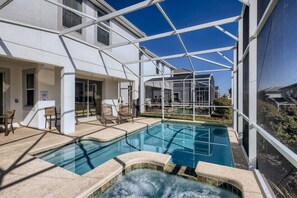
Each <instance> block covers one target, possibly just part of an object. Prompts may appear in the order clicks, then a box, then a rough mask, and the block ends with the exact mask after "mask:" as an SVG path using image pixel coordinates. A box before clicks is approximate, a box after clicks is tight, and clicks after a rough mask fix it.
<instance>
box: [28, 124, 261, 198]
mask: <svg viewBox="0 0 297 198" xmlns="http://www.w3.org/2000/svg"><path fill="white" fill-rule="evenodd" d="M161 121H165V122H172V123H188V124H205V125H213V126H223V127H226V128H227V130H228V137H229V142H230V143H231V139H230V131H232V132H234V130H233V129H232V128H230V127H228V126H227V125H225V124H221V123H208V122H198V121H195V122H193V121H188V120H187V121H181V120H176V119H175V120H171V119H164V120H154V121H153V123H151V124H149V123H143V124H146V126H143V127H140V128H138V129H136V130H130V131H128V132H127V133H124V134H122V135H121V136H118V137H117V138H111V139H110V141H100V140H98V139H96V138H94V139H92V138H90V137H84V138H80V137H76V138H75V139H73V140H70V141H69V140H68V141H64V142H60V143H57V144H54V145H53V144H51V145H50V146H47V147H42V148H39V149H36V150H34V151H32V152H30V153H29V154H30V155H36V154H37V153H42V152H44V151H48V150H52V149H57V148H59V147H61V146H65V145H67V144H70V143H72V142H75V141H76V140H91V141H98V142H102V143H104V142H111V141H116V140H117V139H120V138H122V137H124V136H125V135H127V134H129V135H131V134H133V133H136V132H138V131H140V130H142V129H144V128H146V127H148V126H154V125H156V124H159V123H160V122H161ZM98 133H100V132H98ZM237 143H238V142H237ZM135 153H141V154H136V155H135ZM144 153H151V154H152V155H153V156H154V157H153V159H150V158H149V157H147V156H145V155H147V154H145V155H144ZM231 153H232V158H233V160H234V157H233V150H232V149H231ZM139 155H140V156H139ZM162 155H164V154H160V153H154V152H148V151H137V152H130V153H126V154H123V155H120V156H118V157H116V158H113V159H111V160H109V161H107V162H105V163H103V164H101V165H100V166H98V167H96V168H95V169H93V170H91V171H89V172H87V173H85V174H83V175H81V176H80V175H77V176H78V177H83V178H88V179H95V180H96V181H97V182H96V183H95V184H93V185H92V186H91V187H87V190H85V191H83V193H82V194H80V195H79V197H85V195H86V194H88V193H90V192H92V193H94V189H95V190H96V189H98V188H100V187H102V186H105V185H106V186H107V187H108V186H110V185H111V184H112V181H113V180H114V179H115V177H116V176H118V175H119V174H121V173H123V171H124V172H125V171H128V170H129V167H131V169H135V167H136V169H137V168H151V169H154V168H156V167H157V169H163V170H165V168H166V166H167V165H168V164H169V161H170V158H171V156H170V155H167V156H169V158H168V160H167V162H166V163H164V161H163V163H160V161H158V160H160V158H159V156H162ZM123 156H124V157H123ZM125 156H126V157H127V156H128V157H127V159H125ZM121 158H123V160H124V159H125V160H127V164H126V163H124V165H123V164H119V162H118V161H116V159H121ZM154 160H155V161H154ZM156 160H157V161H156ZM121 161H122V160H121ZM165 161H166V160H165ZM110 163H111V164H110ZM129 163H130V164H129ZM199 163H201V162H199ZM199 163H198V165H199ZM106 164H107V165H106ZM112 164H117V165H119V166H118V167H117V168H116V169H114V170H113V171H115V172H110V170H109V167H110V166H111V165H112ZM208 164H211V163H208ZM198 165H197V166H198ZM213 165H215V164H213ZM114 166H116V165H114ZM217 166H220V165H217ZM104 167H105V168H104ZM124 167H125V168H124ZM223 167H224V166H223ZM126 168H128V169H126ZM227 168H231V167H227ZM106 170H109V173H110V174H107V173H108V171H106ZM238 170H239V171H242V170H240V169H238ZM65 171H67V170H65ZM196 174H197V175H200V179H201V177H202V174H199V171H198V173H196ZM204 176H208V178H209V179H208V180H209V181H210V182H208V183H209V184H212V183H219V182H221V180H220V177H219V176H212V175H204ZM213 179H216V182H213ZM223 179H224V180H223V182H225V183H227V184H228V183H230V182H229V180H230V181H231V185H233V184H232V181H233V180H232V178H231V179H226V178H223ZM253 179H254V180H255V178H253ZM239 184H240V183H236V182H235V183H234V186H235V187H236V188H238V189H239V190H240V191H242V195H243V196H244V195H245V194H246V193H245V191H244V188H243V187H242V185H239ZM97 193H98V192H97ZM244 197H249V196H244ZM259 197H260V196H259Z"/></svg>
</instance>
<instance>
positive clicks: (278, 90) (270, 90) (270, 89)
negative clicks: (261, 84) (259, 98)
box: [264, 86, 283, 92]
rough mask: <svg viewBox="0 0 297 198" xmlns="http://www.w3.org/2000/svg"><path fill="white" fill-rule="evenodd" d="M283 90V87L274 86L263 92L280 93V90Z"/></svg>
mask: <svg viewBox="0 0 297 198" xmlns="http://www.w3.org/2000/svg"><path fill="white" fill-rule="evenodd" d="M281 88H283V86H274V87H269V88H267V89H265V90H264V91H265V92H280V89H281Z"/></svg>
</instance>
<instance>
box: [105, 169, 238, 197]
mask: <svg viewBox="0 0 297 198" xmlns="http://www.w3.org/2000/svg"><path fill="white" fill-rule="evenodd" d="M100 197H101V198H105V197H106V198H109V197H113V198H117V197H119V198H120V197H131V198H132V197H135V198H139V197H146V198H155V197H189V198H190V197H191V198H196V197H197V198H198V197H222V198H239V197H240V196H238V195H237V194H235V193H232V192H231V191H228V190H224V189H221V188H218V187H214V186H210V185H207V184H203V183H199V182H195V181H191V180H188V179H185V178H182V177H178V176H175V175H169V174H166V173H162V172H158V171H153V170H143V169H139V170H134V171H132V172H129V173H128V174H126V175H124V176H123V177H122V178H120V179H119V180H118V181H117V182H116V183H115V184H113V185H112V186H111V187H110V188H109V189H108V190H107V191H106V192H104V193H103V194H102V195H101V196H100Z"/></svg>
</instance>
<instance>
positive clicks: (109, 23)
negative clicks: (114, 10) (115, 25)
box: [95, 6, 111, 46]
mask: <svg viewBox="0 0 297 198" xmlns="http://www.w3.org/2000/svg"><path fill="white" fill-rule="evenodd" d="M95 12H96V16H97V18H99V17H101V16H104V15H106V14H107V13H106V12H104V11H103V10H102V9H100V8H98V7H97V6H96V7H95ZM99 13H100V14H101V15H99ZM103 23H105V24H106V25H108V26H109V27H111V20H107V21H104V22H103ZM98 26H100V27H102V28H100V27H98ZM99 31H105V32H107V33H108V39H107V40H108V43H103V42H101V41H99V39H98V35H99ZM95 41H96V43H98V44H99V45H104V46H109V45H111V30H109V29H107V28H105V27H103V26H101V25H100V24H97V25H96V28H95Z"/></svg>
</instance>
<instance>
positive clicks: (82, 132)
mask: <svg viewBox="0 0 297 198" xmlns="http://www.w3.org/2000/svg"><path fill="white" fill-rule="evenodd" d="M160 121H161V120H160V119H153V118H137V119H135V122H134V123H133V124H131V123H124V124H121V125H114V124H112V125H111V124H109V125H108V126H107V127H104V126H103V125H102V124H100V122H99V121H92V122H86V123H81V124H79V125H77V126H76V132H75V133H72V134H69V135H62V134H60V133H59V132H58V130H56V129H53V130H51V131H49V130H46V129H45V130H38V129H32V128H27V127H22V128H18V129H15V133H14V134H12V133H10V134H9V135H8V136H4V133H0V159H1V161H0V197H24V196H26V197H47V196H48V197H74V196H77V195H79V194H80V193H82V192H84V191H85V190H87V189H88V188H89V187H90V186H92V185H94V184H95V183H97V182H98V181H99V180H100V178H97V177H88V176H79V175H76V174H74V173H72V172H70V171H68V170H65V169H63V168H60V167H56V166H55V165H53V164H51V163H48V162H46V161H43V160H40V159H37V158H35V157H33V156H32V155H30V154H32V153H35V152H40V151H42V150H47V149H49V148H54V147H57V146H59V145H63V144H67V143H69V142H71V141H73V140H74V139H76V138H93V139H100V138H101V137H102V138H103V139H104V138H105V137H107V135H106V134H109V135H111V136H110V137H120V136H123V135H125V133H126V131H127V132H128V133H129V132H132V131H134V130H138V129H141V128H144V127H146V126H147V125H151V124H155V123H157V122H160ZM105 140H107V139H106V138H105Z"/></svg>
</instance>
